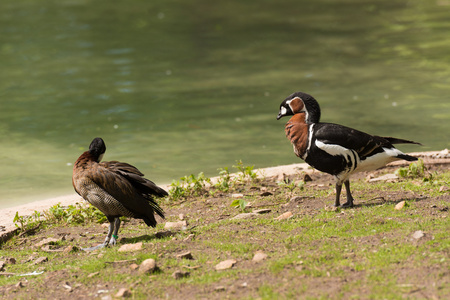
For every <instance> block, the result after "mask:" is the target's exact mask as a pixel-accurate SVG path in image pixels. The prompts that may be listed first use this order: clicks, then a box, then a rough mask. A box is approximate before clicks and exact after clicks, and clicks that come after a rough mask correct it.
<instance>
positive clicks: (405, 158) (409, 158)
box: [397, 154, 419, 161]
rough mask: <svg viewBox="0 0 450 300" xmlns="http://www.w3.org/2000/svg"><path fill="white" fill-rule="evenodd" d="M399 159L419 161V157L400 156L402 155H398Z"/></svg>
mask: <svg viewBox="0 0 450 300" xmlns="http://www.w3.org/2000/svg"><path fill="white" fill-rule="evenodd" d="M397 157H398V158H401V159H404V160H407V161H416V160H419V159H418V158H417V157H414V156H411V155H408V154H400V155H397Z"/></svg>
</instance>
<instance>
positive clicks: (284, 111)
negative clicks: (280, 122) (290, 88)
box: [280, 106, 287, 116]
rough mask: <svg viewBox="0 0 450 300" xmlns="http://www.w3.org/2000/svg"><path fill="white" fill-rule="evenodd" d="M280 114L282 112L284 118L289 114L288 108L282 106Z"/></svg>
mask: <svg viewBox="0 0 450 300" xmlns="http://www.w3.org/2000/svg"><path fill="white" fill-rule="evenodd" d="M280 112H281V115H282V116H284V115H286V113H287V109H286V107H284V106H282V107H281V109H280Z"/></svg>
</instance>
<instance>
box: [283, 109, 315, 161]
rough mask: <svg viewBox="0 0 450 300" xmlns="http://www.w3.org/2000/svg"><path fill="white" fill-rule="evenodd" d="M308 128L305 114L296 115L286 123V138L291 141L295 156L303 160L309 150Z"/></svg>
mask: <svg viewBox="0 0 450 300" xmlns="http://www.w3.org/2000/svg"><path fill="white" fill-rule="evenodd" d="M308 127H309V125H308V124H307V123H306V122H305V113H299V114H295V115H294V116H293V117H292V118H291V119H290V120H289V122H287V123H286V126H285V132H286V137H287V138H288V139H289V140H290V141H291V143H292V146H293V147H294V152H295V154H296V155H297V156H298V157H300V158H302V157H303V156H304V155H305V152H306V149H307V148H308Z"/></svg>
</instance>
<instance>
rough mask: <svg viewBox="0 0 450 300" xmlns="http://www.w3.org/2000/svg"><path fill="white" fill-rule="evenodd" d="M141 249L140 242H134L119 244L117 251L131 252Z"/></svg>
mask: <svg viewBox="0 0 450 300" xmlns="http://www.w3.org/2000/svg"><path fill="white" fill-rule="evenodd" d="M141 249H142V242H139V243H136V244H125V245H122V246H120V248H119V250H117V251H119V252H133V251H138V250H141Z"/></svg>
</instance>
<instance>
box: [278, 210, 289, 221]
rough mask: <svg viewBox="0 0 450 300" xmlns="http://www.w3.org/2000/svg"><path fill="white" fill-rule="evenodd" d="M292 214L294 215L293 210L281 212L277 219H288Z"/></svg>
mask: <svg viewBox="0 0 450 300" xmlns="http://www.w3.org/2000/svg"><path fill="white" fill-rule="evenodd" d="M292 216H293V214H292V212H290V211H287V212H285V213H284V214H281V215H279V216H278V217H276V218H275V220H286V219H289V218H291V217H292Z"/></svg>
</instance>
